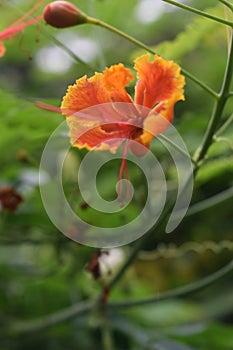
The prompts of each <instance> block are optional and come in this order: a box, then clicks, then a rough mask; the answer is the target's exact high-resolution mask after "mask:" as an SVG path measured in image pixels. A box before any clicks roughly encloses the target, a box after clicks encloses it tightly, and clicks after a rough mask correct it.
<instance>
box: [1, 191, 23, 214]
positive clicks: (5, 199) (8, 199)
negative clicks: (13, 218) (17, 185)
mask: <svg viewBox="0 0 233 350" xmlns="http://www.w3.org/2000/svg"><path fill="white" fill-rule="evenodd" d="M22 201H23V197H22V196H21V195H20V194H19V193H18V192H16V191H15V189H14V188H13V187H10V186H5V187H0V205H1V207H2V208H4V209H6V210H8V211H9V212H10V213H13V212H14V211H15V210H16V209H17V207H18V205H19V204H20V203H21V202H22Z"/></svg>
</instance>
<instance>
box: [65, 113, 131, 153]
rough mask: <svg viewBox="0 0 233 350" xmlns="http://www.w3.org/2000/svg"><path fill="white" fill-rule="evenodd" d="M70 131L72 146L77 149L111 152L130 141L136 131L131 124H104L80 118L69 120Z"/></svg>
mask: <svg viewBox="0 0 233 350" xmlns="http://www.w3.org/2000/svg"><path fill="white" fill-rule="evenodd" d="M67 123H68V126H69V129H70V132H69V136H70V139H71V144H72V146H74V147H77V148H86V149H88V150H110V151H112V152H115V150H116V148H117V147H118V146H119V145H120V144H121V143H122V141H123V140H124V139H128V138H129V137H130V134H131V133H132V131H133V130H134V129H135V126H133V125H130V124H120V123H115V124H102V125H99V123H98V122H95V121H88V120H85V121H84V120H81V119H80V118H78V117H70V118H67Z"/></svg>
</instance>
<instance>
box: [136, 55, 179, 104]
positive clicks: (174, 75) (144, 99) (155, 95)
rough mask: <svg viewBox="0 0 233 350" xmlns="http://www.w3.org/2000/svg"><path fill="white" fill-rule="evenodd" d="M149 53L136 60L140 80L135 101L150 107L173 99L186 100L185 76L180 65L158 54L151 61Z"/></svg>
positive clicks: (175, 100)
mask: <svg viewBox="0 0 233 350" xmlns="http://www.w3.org/2000/svg"><path fill="white" fill-rule="evenodd" d="M149 56H150V55H149V54H147V55H144V56H141V57H139V58H137V59H136V60H135V66H134V68H135V69H136V71H137V72H138V73H137V77H138V79H139V80H138V82H137V85H136V87H135V103H136V104H140V105H143V106H145V107H148V108H153V107H154V106H155V105H156V104H158V103H160V102H162V101H167V100H170V99H172V100H173V103H175V102H177V101H178V100H184V95H183V86H184V84H185V79H184V77H183V76H182V75H181V74H180V67H179V66H178V65H177V64H176V63H174V62H173V61H167V60H165V59H163V58H162V57H159V56H157V55H155V56H154V59H153V61H151V62H150V61H149Z"/></svg>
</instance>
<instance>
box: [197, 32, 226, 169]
mask: <svg viewBox="0 0 233 350" xmlns="http://www.w3.org/2000/svg"><path fill="white" fill-rule="evenodd" d="M232 73H233V32H232V34H231V44H230V50H229V56H228V60H227V65H226V70H225V75H224V79H223V83H222V87H221V91H220V94H219V99H218V100H217V101H215V105H214V108H213V112H212V116H211V118H210V121H209V124H208V127H207V129H206V132H205V135H204V138H203V141H202V145H201V147H200V149H198V150H197V151H196V153H195V154H194V157H193V161H194V162H195V164H196V169H197V168H198V167H199V164H200V163H201V162H202V161H203V160H204V158H205V156H206V153H207V151H208V149H209V147H210V145H211V144H212V142H213V136H214V133H215V131H216V129H217V127H218V124H219V121H220V119H221V117H222V113H223V110H224V107H225V104H226V102H227V99H228V97H229V89H230V84H231V80H232Z"/></svg>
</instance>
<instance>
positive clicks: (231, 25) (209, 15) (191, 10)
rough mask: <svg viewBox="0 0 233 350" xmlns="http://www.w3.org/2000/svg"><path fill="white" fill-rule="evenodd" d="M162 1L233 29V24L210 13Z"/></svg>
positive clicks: (168, 0) (169, 0)
mask: <svg viewBox="0 0 233 350" xmlns="http://www.w3.org/2000/svg"><path fill="white" fill-rule="evenodd" d="M162 1H163V2H167V3H168V4H171V5H175V6H176V7H180V8H181V9H183V10H186V11H189V12H193V13H195V14H196V15H200V16H202V17H206V18H209V19H211V20H214V21H216V22H219V23H222V24H225V25H228V26H230V27H232V28H233V22H231V21H227V20H226V19H223V18H220V17H216V16H213V15H211V14H210V13H206V12H204V11H201V10H198V9H195V8H193V7H190V6H187V5H184V4H180V3H179V2H176V1H173V0H162Z"/></svg>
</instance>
